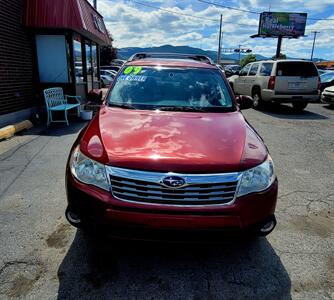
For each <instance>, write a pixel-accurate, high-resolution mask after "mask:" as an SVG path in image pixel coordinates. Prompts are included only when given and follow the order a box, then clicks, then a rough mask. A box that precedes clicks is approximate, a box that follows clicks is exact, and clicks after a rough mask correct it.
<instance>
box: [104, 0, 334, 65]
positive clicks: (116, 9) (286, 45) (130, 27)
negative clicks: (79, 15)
mask: <svg viewBox="0 0 334 300" xmlns="http://www.w3.org/2000/svg"><path fill="white" fill-rule="evenodd" d="M138 1H140V2H143V3H149V4H151V5H154V6H159V7H162V8H164V9H166V10H169V11H173V12H176V13H179V14H189V15H191V16H194V17H197V18H191V17H186V16H182V15H177V14H173V13H169V12H166V11H162V10H157V9H154V8H147V7H145V6H140V5H138V4H134V3H133V2H132V1H126V0H123V1H122V0H119V1H117V2H116V3H115V1H110V0H99V1H98V9H99V11H100V12H101V14H102V15H103V16H104V19H105V22H106V25H107V27H108V29H109V31H110V32H111V34H112V35H113V38H114V39H115V42H114V44H115V46H116V47H119V48H122V47H135V46H139V47H147V46H159V45H164V44H172V45H189V46H193V47H202V48H203V49H209V50H216V49H217V43H218V29H219V17H220V14H221V13H222V14H223V31H224V38H223V46H224V47H227V48H230V47H231V48H234V47H237V45H239V44H242V45H244V46H245V47H249V48H252V49H253V52H255V53H259V54H262V55H266V56H272V55H274V54H275V51H276V40H275V39H251V38H250V35H252V34H256V33H257V26H258V18H259V16H258V15H256V14H246V13H244V12H240V11H236V10H229V9H224V8H217V7H214V6H210V5H203V4H202V5H201V6H200V7H199V5H200V3H199V2H198V1H195V0H193V1H191V0H185V1H182V9H181V8H180V7H179V6H178V5H179V3H180V1H176V0H168V1H162V0H154V1H153V0H151V1H148V0H138ZM332 1H333V0H322V1H321V3H320V1H319V0H310V1H307V2H306V1H302V0H281V1H279V2H278V1H275V3H274V4H273V2H274V1H271V4H272V10H282V9H284V8H285V9H284V10H285V11H287V10H288V11H301V10H303V9H301V7H303V6H304V8H306V7H312V9H316V10H319V11H320V10H323V9H325V8H326V7H328V4H329V2H331V3H332ZM269 3H270V1H269V2H268V0H239V1H236V3H235V4H233V5H234V6H235V5H239V6H240V7H241V8H248V9H249V8H251V9H252V10H256V11H261V10H263V9H264V8H266V7H268V5H269ZM287 8H288V9H287ZM332 13H333V11H332ZM328 18H333V19H334V15H332V16H329V17H328ZM208 19H212V20H213V21H211V20H208ZM214 20H217V21H214ZM240 24H241V25H240ZM333 25H334V21H333V22H328V21H317V22H314V21H313V24H312V25H308V26H307V34H308V36H307V37H304V38H300V39H298V40H286V39H284V41H283V46H282V52H283V53H286V54H287V55H288V56H290V57H291V56H293V57H303V58H307V57H309V53H310V51H311V47H312V37H313V36H312V35H311V33H310V31H312V30H316V29H319V28H322V29H323V28H334V26H333ZM333 44H334V30H333V31H322V32H321V33H320V34H319V38H318V40H317V44H316V51H315V56H317V53H321V55H322V56H323V57H326V58H330V56H331V53H332V49H331V45H333ZM320 50H321V51H320Z"/></svg>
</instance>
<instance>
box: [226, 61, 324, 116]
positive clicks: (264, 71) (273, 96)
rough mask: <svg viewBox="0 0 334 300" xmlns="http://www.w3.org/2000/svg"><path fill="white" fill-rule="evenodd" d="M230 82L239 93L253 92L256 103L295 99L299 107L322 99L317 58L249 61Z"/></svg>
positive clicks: (255, 104) (301, 108)
mask: <svg viewBox="0 0 334 300" xmlns="http://www.w3.org/2000/svg"><path fill="white" fill-rule="evenodd" d="M228 80H229V82H230V84H231V86H232V88H233V90H234V92H235V93H236V94H243V95H249V96H252V97H253V99H254V107H255V108H259V107H261V106H262V104H263V103H265V102H267V103H270V102H275V103H291V104H292V106H293V108H294V109H295V110H297V111H302V110H303V109H305V108H306V106H307V104H308V103H309V102H315V101H317V100H318V99H319V95H320V92H319V88H320V79H319V75H318V70H317V68H316V66H315V65H314V63H313V62H311V61H302V60H267V61H260V62H254V63H249V64H247V65H246V66H245V67H243V68H242V69H241V70H240V72H239V74H238V75H234V76H232V77H230V78H229V79H228Z"/></svg>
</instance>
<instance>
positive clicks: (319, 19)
mask: <svg viewBox="0 0 334 300" xmlns="http://www.w3.org/2000/svg"><path fill="white" fill-rule="evenodd" d="M197 1H199V2H202V3H206V4H210V5H213V6H217V7H222V8H227V9H231V10H236V11H241V12H246V13H250V14H256V15H259V14H261V13H260V12H258V11H253V10H248V9H242V8H237V7H232V6H227V5H223V4H219V3H216V2H210V1H206V0H197ZM307 19H308V20H313V21H334V19H323V18H309V17H307Z"/></svg>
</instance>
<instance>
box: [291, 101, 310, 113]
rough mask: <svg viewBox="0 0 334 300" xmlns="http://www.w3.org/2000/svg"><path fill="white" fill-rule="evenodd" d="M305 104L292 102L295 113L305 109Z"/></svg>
mask: <svg viewBox="0 0 334 300" xmlns="http://www.w3.org/2000/svg"><path fill="white" fill-rule="evenodd" d="M307 104H308V103H307V102H293V103H292V107H293V109H294V110H295V111H296V112H301V111H303V110H304V109H305V108H306V106H307Z"/></svg>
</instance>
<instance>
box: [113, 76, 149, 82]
mask: <svg viewBox="0 0 334 300" xmlns="http://www.w3.org/2000/svg"><path fill="white" fill-rule="evenodd" d="M146 79H147V76H140V75H121V76H119V77H118V80H121V81H137V82H145V81H146Z"/></svg>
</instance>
